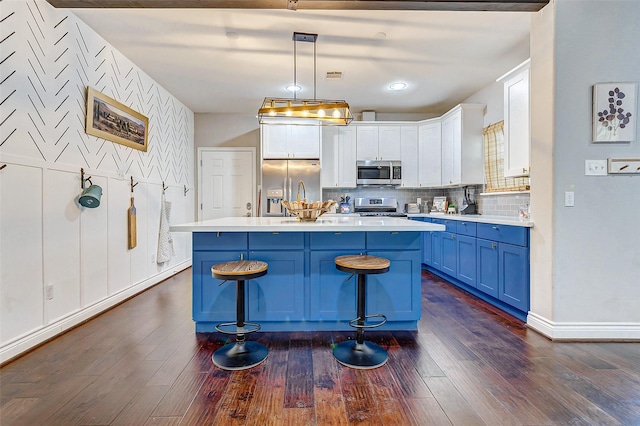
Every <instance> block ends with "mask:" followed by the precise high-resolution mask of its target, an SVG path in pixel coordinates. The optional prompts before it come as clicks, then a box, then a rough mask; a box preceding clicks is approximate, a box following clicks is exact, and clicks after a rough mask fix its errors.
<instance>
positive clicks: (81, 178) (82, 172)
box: [80, 168, 93, 189]
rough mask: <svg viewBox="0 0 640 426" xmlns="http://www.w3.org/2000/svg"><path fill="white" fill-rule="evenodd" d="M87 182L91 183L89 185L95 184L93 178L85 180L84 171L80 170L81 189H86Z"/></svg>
mask: <svg viewBox="0 0 640 426" xmlns="http://www.w3.org/2000/svg"><path fill="white" fill-rule="evenodd" d="M87 181H89V183H90V184H91V185H93V182H91V176H89V177H86V178H85V177H84V169H83V168H80V188H81V189H84V183H85V182H87Z"/></svg>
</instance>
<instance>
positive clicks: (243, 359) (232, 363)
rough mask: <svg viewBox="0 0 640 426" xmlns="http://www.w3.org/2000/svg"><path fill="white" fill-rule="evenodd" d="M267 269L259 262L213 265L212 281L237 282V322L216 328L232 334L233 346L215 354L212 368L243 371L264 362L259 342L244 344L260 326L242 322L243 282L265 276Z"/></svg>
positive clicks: (265, 350) (264, 354)
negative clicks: (248, 336) (233, 337)
mask: <svg viewBox="0 0 640 426" xmlns="http://www.w3.org/2000/svg"><path fill="white" fill-rule="evenodd" d="M267 267H268V265H267V264H266V263H265V262H261V261H259V260H238V261H234V262H225V263H219V264H217V265H213V266H212V267H211V275H212V276H213V278H216V279H219V280H224V281H223V282H221V283H220V285H222V284H224V283H225V282H227V281H229V280H233V281H236V322H227V323H222V324H218V325H216V330H218V331H219V332H220V333H224V334H235V335H236V342H235V343H229V344H226V345H224V346H223V347H221V348H220V349H218V350H217V351H215V352H214V354H213V356H212V360H213V364H214V365H216V366H217V367H220V368H222V369H224V370H245V369H247V368H251V367H255V366H256V365H258V364H260V363H261V362H262V361H264V360H265V359H266V358H267V354H268V349H267V347H266V346H265V345H263V344H262V343H260V342H247V341H245V335H246V334H249V333H253V332H256V331H258V330H260V328H261V327H260V324H254V323H250V322H246V321H245V306H244V293H245V287H244V282H245V281H246V280H251V279H254V278H259V277H262V276H264V275H266V274H267Z"/></svg>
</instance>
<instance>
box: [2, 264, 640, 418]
mask: <svg viewBox="0 0 640 426" xmlns="http://www.w3.org/2000/svg"><path fill="white" fill-rule="evenodd" d="M190 274H191V270H187V271H185V272H183V273H180V274H177V275H176V276H175V277H173V278H171V279H170V280H167V281H165V282H163V283H160V284H159V285H157V286H154V287H152V288H150V289H148V290H147V291H145V292H143V293H141V294H140V295H138V296H136V297H133V298H131V299H129V300H127V301H126V302H124V303H122V304H121V305H118V306H117V307H115V308H113V309H111V310H109V311H107V312H105V313H103V314H102V315H99V316H97V317H96V318H94V319H92V320H90V321H88V322H87V323H85V324H83V325H81V326H79V327H77V328H74V329H73V330H70V331H69V332H67V333H65V334H64V335H62V336H59V337H58V338H56V339H54V340H52V341H50V342H47V343H46V344H44V345H42V346H41V347H39V348H36V349H35V350H33V351H31V352H30V353H28V354H26V355H24V356H22V357H20V358H18V359H16V360H14V361H12V362H10V363H7V364H6V365H4V366H2V367H0V423H2V426H5V425H9V426H13V425H15V426H31V425H47V426H50V425H51V426H57V425H61V426H69V425H73V424H92V423H93V424H101V425H107V424H108V425H116V424H129V425H135V426H138V425H177V424H181V425H201V424H202V425H221V426H230V425H233V424H241V425H249V426H254V425H274V426H281V425H285V424H292V425H296V426H297V425H313V426H315V425H340V426H342V425H345V426H351V425H366V426H370V425H396V424H398V425H403V426H404V425H414V424H416V425H420V426H423V425H424V426H429V425H437V426H440V425H463V426H467V425H483V424H486V425H492V426H493V425H496V426H500V425H508V426H514V425H521V424H527V425H531V424H536V425H543V424H544V425H562V426H564V425H589V426H591V425H624V426H627V425H640V371H639V370H640V369H639V368H638V365H640V344H638V343H609V342H607V343H605V342H597V343H567V342H552V341H550V340H549V339H547V338H545V337H544V336H541V335H540V334H538V333H535V332H533V331H532V330H530V329H528V328H527V327H526V324H524V323H523V322H522V321H519V320H517V319H515V318H513V317H511V316H509V315H507V314H504V313H502V312H500V311H499V310H497V309H496V308H493V307H491V306H489V305H487V304H486V303H485V302H483V301H481V300H479V299H477V298H475V297H473V296H471V295H469V294H468V293H466V292H464V291H461V290H459V289H457V288H455V287H453V286H452V285H450V284H447V283H446V282H444V281H442V280H440V279H439V278H437V277H434V276H433V275H431V274H429V273H427V272H423V275H422V301H423V311H422V319H421V320H420V321H419V326H418V327H419V329H418V331H388V330H387V331H385V330H381V329H377V330H367V332H366V338H367V340H371V341H374V342H376V343H378V344H380V345H381V346H383V347H384V348H385V349H387V351H388V353H389V361H388V362H387V364H385V365H384V366H382V367H380V368H377V369H373V370H354V369H350V368H347V367H344V366H342V365H341V364H339V363H338V362H337V361H336V360H335V358H334V357H333V354H332V346H333V345H334V344H335V343H336V342H341V341H344V340H348V339H353V338H355V331H352V330H349V331H341V332H312V333H311V332H293V333H284V332H283V333H272V332H258V333H255V334H253V335H251V336H250V338H251V339H252V340H253V339H255V340H258V341H260V342H262V343H263V344H265V345H266V346H267V347H268V349H269V356H268V357H267V359H266V361H265V362H264V363H262V364H261V365H260V366H258V367H256V368H254V369H251V370H245V371H224V370H221V369H219V368H217V367H214V366H213V364H212V361H211V355H212V354H213V352H214V351H215V350H216V349H218V348H219V347H221V346H222V345H224V344H226V343H227V342H229V341H232V340H233V339H235V338H234V337H233V336H231V337H229V336H227V335H224V334H221V333H195V332H194V331H193V322H192V320H191V275H190Z"/></svg>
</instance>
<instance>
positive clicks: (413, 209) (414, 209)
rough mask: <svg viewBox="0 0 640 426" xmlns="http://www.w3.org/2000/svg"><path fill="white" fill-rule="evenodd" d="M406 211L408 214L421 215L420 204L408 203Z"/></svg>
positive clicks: (405, 206)
mask: <svg viewBox="0 0 640 426" xmlns="http://www.w3.org/2000/svg"><path fill="white" fill-rule="evenodd" d="M404 211H406V212H407V213H420V204H418V203H407V204H405V205H404Z"/></svg>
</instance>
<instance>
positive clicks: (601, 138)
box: [593, 83, 638, 142]
mask: <svg viewBox="0 0 640 426" xmlns="http://www.w3.org/2000/svg"><path fill="white" fill-rule="evenodd" d="M636 92H637V83H597V84H594V85H593V142H631V141H633V140H635V138H636V117H637V116H638V108H637V103H636Z"/></svg>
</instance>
